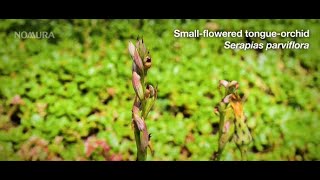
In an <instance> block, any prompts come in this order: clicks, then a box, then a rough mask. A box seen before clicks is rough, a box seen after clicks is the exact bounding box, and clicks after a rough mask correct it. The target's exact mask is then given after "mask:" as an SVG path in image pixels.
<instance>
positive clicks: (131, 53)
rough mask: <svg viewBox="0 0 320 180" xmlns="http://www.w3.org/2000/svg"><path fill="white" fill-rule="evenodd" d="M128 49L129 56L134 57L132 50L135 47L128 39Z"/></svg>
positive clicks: (134, 49)
mask: <svg viewBox="0 0 320 180" xmlns="http://www.w3.org/2000/svg"><path fill="white" fill-rule="evenodd" d="M128 49H129V53H130V56H131V57H132V59H133V57H134V52H135V51H136V47H134V45H133V43H132V42H131V41H129V46H128Z"/></svg>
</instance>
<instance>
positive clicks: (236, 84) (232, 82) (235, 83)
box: [228, 81, 239, 89]
mask: <svg viewBox="0 0 320 180" xmlns="http://www.w3.org/2000/svg"><path fill="white" fill-rule="evenodd" d="M233 86H234V87H235V88H236V89H238V87H239V84H238V82H237V81H231V82H230V83H229V85H228V87H229V88H230V87H233Z"/></svg>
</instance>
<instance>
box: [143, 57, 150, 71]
mask: <svg viewBox="0 0 320 180" xmlns="http://www.w3.org/2000/svg"><path fill="white" fill-rule="evenodd" d="M143 63H144V68H145V69H149V68H150V67H151V57H150V56H149V55H148V56H146V57H145V58H144V60H143Z"/></svg>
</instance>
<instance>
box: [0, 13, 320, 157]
mask: <svg viewBox="0 0 320 180" xmlns="http://www.w3.org/2000/svg"><path fill="white" fill-rule="evenodd" d="M175 29H180V30H185V31H190V30H195V29H199V30H200V31H201V30H203V29H209V30H211V31H237V30H241V29H243V30H246V29H247V30H251V31H277V32H280V31H291V30H296V29H298V30H302V29H303V30H307V29H310V37H309V38H279V37H278V38H267V39H266V40H260V39H259V38H244V37H242V38H175V37H174V36H173V31H174V30H175ZM16 31H27V32H30V31H34V32H35V31H46V32H53V33H54V35H55V38H54V39H19V38H16V37H15V36H14V32H16ZM138 36H140V37H141V36H143V38H144V42H145V43H146V46H147V47H148V48H149V49H150V53H151V55H152V67H151V69H150V70H149V72H148V77H147V81H148V82H150V83H152V84H154V85H158V88H159V94H158V99H157V101H156V104H155V106H154V108H153V109H152V110H151V112H150V114H149V118H148V119H147V120H146V122H147V126H148V130H149V132H150V133H151V134H152V141H153V145H154V149H155V154H154V156H150V153H149V154H148V158H147V159H148V160H210V159H211V157H212V155H213V153H214V151H216V150H217V144H218V134H217V131H218V116H216V115H215V114H214V113H213V110H214V107H215V105H216V104H217V103H218V102H219V101H220V100H221V98H222V97H221V96H220V95H219V92H218V89H217V86H218V81H219V80H221V79H225V80H236V81H238V82H239V85H240V92H241V95H243V96H244V97H245V98H246V101H245V104H244V112H245V114H246V116H247V117H248V126H249V128H250V131H251V134H252V136H253V142H252V143H251V144H250V148H249V152H248V160H319V159H320V154H319V151H320V122H319V115H320V109H319V105H318V103H319V102H320V96H319V88H320V79H319V77H320V76H319V75H320V74H319V68H320V63H319V62H320V61H319V49H320V41H319V36H320V21H319V20H222V19H220V20H173V19H172V20H0V160H135V158H136V145H135V141H134V133H133V129H132V127H131V108H132V104H133V98H134V94H135V93H134V90H133V88H132V83H131V66H132V60H131V58H130V55H129V53H128V48H127V46H128V42H129V41H133V42H135V40H136V38H137V37H138ZM226 40H230V41H232V42H251V41H255V42H263V43H266V42H287V41H291V40H293V41H296V42H309V43H310V48H309V49H308V50H303V49H302V50H290V49H286V50H281V49H280V50H268V51H265V50H247V51H244V50H226V49H224V48H223V46H224V42H225V41H226ZM15 95H20V97H21V98H22V100H23V102H24V104H22V105H19V106H18V108H17V109H16V110H12V109H13V105H12V104H10V103H11V101H12V99H13V97H14V96H15ZM10 111H12V113H11V115H10ZM89 137H95V138H96V140H97V139H99V140H100V142H101V141H102V142H104V143H106V144H107V145H106V146H108V147H109V150H105V151H104V150H103V149H102V148H100V147H98V148H97V149H95V150H94V151H93V152H92V153H91V154H89V155H87V154H86V152H85V141H86V140H87V139H88V138H89ZM93 139H94V138H93ZM104 153H105V154H108V155H107V156H103V154H104ZM106 157H107V158H106ZM221 159H222V160H240V159H241V157H240V152H238V150H237V148H236V145H235V144H234V143H233V142H230V143H229V144H228V145H227V146H226V148H225V150H224V152H223V154H222V158H221Z"/></svg>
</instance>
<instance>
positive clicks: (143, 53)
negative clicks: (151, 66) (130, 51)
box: [136, 39, 147, 59]
mask: <svg viewBox="0 0 320 180" xmlns="http://www.w3.org/2000/svg"><path fill="white" fill-rule="evenodd" d="M136 47H137V50H138V53H139V55H140V57H141V58H142V59H144V58H145V56H146V55H147V48H146V46H145V45H144V42H143V39H140V40H139V41H138V42H137V44H136Z"/></svg>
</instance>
